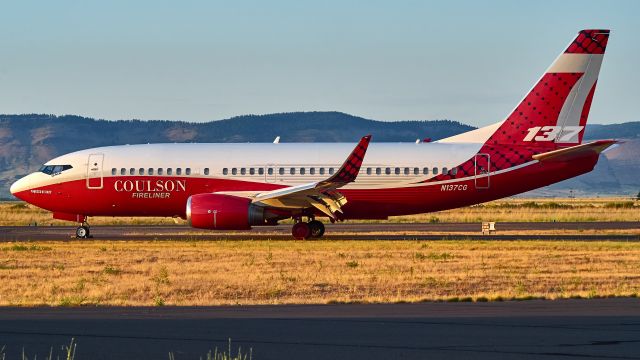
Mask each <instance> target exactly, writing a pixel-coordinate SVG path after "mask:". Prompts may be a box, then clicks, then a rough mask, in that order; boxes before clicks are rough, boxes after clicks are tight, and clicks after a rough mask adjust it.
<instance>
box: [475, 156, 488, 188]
mask: <svg viewBox="0 0 640 360" xmlns="http://www.w3.org/2000/svg"><path fill="white" fill-rule="evenodd" d="M490 172H491V161H490V158H489V154H476V156H475V183H476V189H488V188H489V185H490V184H491V179H490Z"/></svg>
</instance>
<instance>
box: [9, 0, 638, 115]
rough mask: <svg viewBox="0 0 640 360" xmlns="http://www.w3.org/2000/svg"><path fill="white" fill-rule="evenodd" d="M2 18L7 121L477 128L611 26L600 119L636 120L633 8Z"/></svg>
mask: <svg viewBox="0 0 640 360" xmlns="http://www.w3.org/2000/svg"><path fill="white" fill-rule="evenodd" d="M550 9H553V11H550ZM3 10H4V11H3V12H2V14H0V17H1V19H2V21H0V43H1V44H2V45H3V48H4V50H5V51H4V56H3V59H2V60H0V80H1V81H2V83H3V86H2V87H0V111H2V112H7V113H16V114H19V113H46V114H56V115H62V114H78V115H79V116H85V117H91V118H101V119H105V120H117V119H128V118H131V119H134V118H137V119H167V120H177V121H189V122H206V121H214V120H215V119H226V118H230V117H233V116H239V115H237V114H243V113H245V114H256V115H263V114H272V113H287V112H298V111H322V109H334V110H335V111H339V112H344V113H347V114H360V115H361V116H362V117H363V118H368V119H379V120H380V121H392V120H396V119H441V118H454V119H459V120H458V121H460V122H462V123H465V124H471V125H473V126H476V127H482V126H485V125H489V124H492V123H496V122H499V121H502V120H504V118H505V117H506V116H507V115H508V113H509V112H510V111H511V110H512V109H513V108H514V107H515V106H516V105H517V103H518V102H519V100H520V99H521V98H522V96H523V95H524V94H525V93H526V91H527V90H528V89H530V88H531V86H532V85H533V83H534V82H535V81H536V80H537V79H538V78H539V76H540V75H541V74H542V73H543V71H544V70H545V69H546V68H547V66H549V64H551V62H552V61H553V60H554V59H555V58H556V56H557V55H558V54H559V53H560V52H561V51H562V50H563V49H564V48H565V47H566V44H567V43H568V42H569V41H570V40H571V39H572V38H573V37H574V36H575V35H576V33H577V32H578V31H579V30H581V29H584V28H610V29H612V37H611V41H610V42H609V46H608V49H607V55H606V56H605V61H604V64H603V67H602V72H601V76H600V80H599V81H598V89H597V91H596V95H595V97H594V100H593V104H592V109H591V114H590V121H591V122H593V123H602V124H608V123H611V122H612V121H618V122H621V123H624V122H629V121H635V120H636V119H637V116H636V109H635V102H636V99H637V98H638V90H637V86H636V84H637V83H638V82H640V74H639V72H638V71H637V70H636V63H637V62H638V61H637V59H638V58H640V43H638V41H637V39H636V38H635V35H636V34H638V33H640V22H638V21H636V19H635V14H637V13H638V12H640V2H637V1H630V0H624V1H616V2H612V3H607V4H606V5H603V3H602V2H601V1H594V0H582V1H576V0H570V1H563V2H559V3H558V2H553V1H539V2H535V3H519V2H518V3H514V2H511V1H506V0H493V1H490V2H482V3H476V2H473V1H462V0H459V1H455V2H446V3H444V2H419V1H410V2H402V3H384V2H375V1H374V2H358V1H356V2H350V3H343V2H339V1H335V0H333V1H327V2H323V3H304V4H302V3H299V2H295V1H291V0H283V1H278V2H273V3H262V2H257V1H243V2H235V3H223V2H208V1H197V0H194V1H186V2H182V3H180V4H179V6H178V5H173V4H172V3H163V2H152V1H139V2H133V3H132V2H125V1H113V2H108V3H101V2H76V1H73V0H63V1H60V2H55V3H46V2H44V3H40V2H31V1H24V2H13V3H10V4H7V5H6V6H5V8H4V9H3ZM506 29H508V31H506ZM487 35H489V36H487ZM181 119H189V120H181ZM611 119H615V120H611Z"/></svg>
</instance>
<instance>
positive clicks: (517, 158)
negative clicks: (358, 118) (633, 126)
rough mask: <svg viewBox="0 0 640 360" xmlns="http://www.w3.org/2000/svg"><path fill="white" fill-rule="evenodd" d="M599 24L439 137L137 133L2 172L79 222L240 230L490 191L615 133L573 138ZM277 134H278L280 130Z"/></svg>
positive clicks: (450, 203) (539, 173) (589, 87)
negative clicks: (479, 116)
mask: <svg viewBox="0 0 640 360" xmlns="http://www.w3.org/2000/svg"><path fill="white" fill-rule="evenodd" d="M609 33H610V31H609V30H581V31H580V32H579V33H578V35H577V36H576V37H575V38H574V39H573V40H572V41H571V43H570V44H569V45H568V47H567V48H566V49H565V50H564V51H563V52H562V53H561V54H560V55H559V56H558V57H557V58H556V60H555V61H554V62H553V63H552V65H551V66H550V67H549V68H548V69H547V71H545V73H544V74H543V75H542V77H541V78H540V80H538V81H537V82H536V83H535V84H534V86H533V88H532V89H531V90H530V91H529V92H528V93H527V94H526V95H525V97H524V98H523V99H522V101H521V102H520V103H519V104H518V105H517V106H516V107H515V109H514V110H513V111H512V112H511V113H509V115H508V116H507V117H506V118H505V119H504V120H503V121H500V122H497V123H495V124H493V125H489V126H485V127H482V128H479V129H476V130H472V131H469V132H465V133H462V134H459V135H455V136H451V137H448V138H444V139H441V140H438V141H433V142H432V141H429V142H419V141H418V142H416V143H413V142H411V143H375V142H374V143H371V144H370V141H371V136H370V135H367V136H364V137H362V138H361V139H360V141H359V142H358V143H357V144H356V145H355V148H353V144H348V143H280V142H279V141H274V142H273V143H246V144H245V143H243V144H239V143H227V144H193V143H190V144H144V145H122V146H107V147H99V148H93V149H88V150H82V151H77V152H73V153H70V154H66V155H62V156H60V157H57V158H55V159H52V160H50V161H48V162H46V163H45V164H44V165H43V166H42V167H41V168H40V170H39V171H37V172H34V173H31V174H29V175H27V176H25V177H23V178H21V179H19V180H17V181H16V182H15V183H14V184H13V185H12V186H11V189H10V191H11V193H12V194H13V195H14V196H16V197H17V198H19V199H22V200H24V201H26V202H28V203H30V204H33V205H36V206H38V207H40V208H43V209H46V210H49V211H51V212H52V213H53V218H55V219H61V220H67V221H72V222H76V223H77V224H79V226H78V227H77V229H76V237H78V238H86V237H89V236H90V228H89V224H88V220H87V219H88V217H91V216H164V217H176V218H183V219H186V220H187V222H188V224H189V225H191V226H192V227H195V228H202V229H211V230H246V229H250V228H251V227H252V226H269V225H276V224H277V223H278V222H279V221H281V220H284V219H293V220H294V224H293V226H292V230H291V233H292V235H293V237H294V238H296V239H310V238H319V237H321V236H323V234H324V231H325V227H324V225H323V223H322V222H321V221H320V220H318V219H319V218H321V219H328V220H329V221H331V222H335V221H343V220H347V219H387V218H388V217H389V216H397V215H408V214H417V213H427V212H434V211H441V210H447V209H454V208H458V207H463V206H468V205H473V204H478V203H482V202H487V201H491V200H495V199H500V198H503V197H508V196H512V195H516V194H520V193H523V192H526V191H529V190H533V189H536V188H540V187H543V186H547V185H550V184H553V183H556V182H559V181H562V180H565V179H569V178H572V177H575V176H578V175H581V174H584V173H587V172H589V171H591V170H593V168H594V166H595V165H596V163H597V162H598V158H599V154H600V153H601V152H603V151H604V150H606V149H607V148H609V147H611V146H612V145H614V144H616V143H617V141H616V140H598V141H592V142H587V143H582V138H583V136H584V130H585V126H586V123H587V117H588V115H589V109H590V107H591V101H592V99H593V95H594V92H595V88H596V83H597V79H598V74H599V72H600V67H601V65H602V59H603V56H604V52H605V49H606V46H607V41H608V39H609ZM278 140H279V139H278Z"/></svg>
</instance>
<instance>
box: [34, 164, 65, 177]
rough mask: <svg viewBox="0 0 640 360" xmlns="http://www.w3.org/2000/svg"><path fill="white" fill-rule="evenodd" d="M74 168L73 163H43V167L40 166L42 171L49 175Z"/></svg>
mask: <svg viewBox="0 0 640 360" xmlns="http://www.w3.org/2000/svg"><path fill="white" fill-rule="evenodd" d="M72 168H73V166H71V165H42V167H41V168H40V172H43V173H45V174H47V175H53V174H58V173H61V172H63V171H65V170H69V169H72Z"/></svg>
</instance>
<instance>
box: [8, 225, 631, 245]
mask: <svg viewBox="0 0 640 360" xmlns="http://www.w3.org/2000/svg"><path fill="white" fill-rule="evenodd" d="M496 229H497V232H496V233H495V234H492V235H481V234H480V230H481V224H480V223H434V224H432V223H406V224H405V223H339V224H327V225H326V233H325V236H324V237H323V239H327V240H518V239H519V240H567V241H576V240H593V241H596V240H611V241H640V222H555V223H553V222H505V223H497V224H496ZM619 230H624V231H625V232H626V234H604V233H602V232H606V231H619ZM290 231H291V225H286V224H285V225H278V226H274V227H254V228H253V229H252V230H250V231H234V232H229V231H226V232H219V231H208V230H200V229H193V228H190V227H188V226H186V225H181V226H179V225H176V226H165V225H162V226H148V225H144V226H92V227H91V234H92V235H93V239H94V240H96V241H98V240H267V239H270V240H291V233H290ZM537 231H539V232H540V233H539V234H536V232H537ZM594 231H595V233H594ZM551 232H558V233H555V234H553V233H551ZM598 232H600V233H598ZM74 233H75V227H66V226H40V227H36V226H5V227H0V241H3V242H7V241H36V240H40V241H42V240H51V241H57V240H71V239H73V238H72V235H73V234H74Z"/></svg>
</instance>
